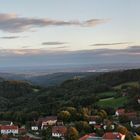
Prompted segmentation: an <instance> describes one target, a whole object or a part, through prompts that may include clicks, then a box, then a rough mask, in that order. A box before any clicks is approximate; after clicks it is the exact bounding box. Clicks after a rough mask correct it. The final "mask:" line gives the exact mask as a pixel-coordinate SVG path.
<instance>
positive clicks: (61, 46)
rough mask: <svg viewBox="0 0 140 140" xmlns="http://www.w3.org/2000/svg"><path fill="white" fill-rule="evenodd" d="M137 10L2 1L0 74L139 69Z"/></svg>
mask: <svg viewBox="0 0 140 140" xmlns="http://www.w3.org/2000/svg"><path fill="white" fill-rule="evenodd" d="M139 5H140V1H139V0H135V1H132V0H123V1H122V0H117V1H107V0H92V1H90V0H87V1H81V0H77V1H74V0H71V1H65V0H62V1H61V2H58V1H57V0H52V1H50V0H37V1H33V0H29V1H25V0H24V1H23V0H21V1H18V0H12V1H9V0H8V1H2V2H1V5H0V41H1V45H0V65H1V66H0V68H2V67H9V68H12V67H32V68H33V67H46V66H48V67H51V66H55V65H56V66H60V67H61V66H64V69H65V68H69V67H75V66H80V67H86V66H87V65H93V66H95V65H102V64H103V65H106V66H107V64H114V65H115V64H127V65H128V66H129V65H130V67H131V66H132V64H140V62H139V60H140V41H139V36H140V31H139V30H140V29H139V24H140V18H139V13H140V9H139ZM132 68H133V67H132Z"/></svg>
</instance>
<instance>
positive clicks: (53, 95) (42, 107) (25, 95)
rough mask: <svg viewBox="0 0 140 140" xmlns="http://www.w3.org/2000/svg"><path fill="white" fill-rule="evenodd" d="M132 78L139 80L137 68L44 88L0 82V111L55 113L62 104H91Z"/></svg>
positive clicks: (76, 105)
mask: <svg viewBox="0 0 140 140" xmlns="http://www.w3.org/2000/svg"><path fill="white" fill-rule="evenodd" d="M133 81H134V82H136V81H137V82H138V83H139V81H140V69H139V70H127V71H118V72H109V73H104V74H100V75H96V76H95V75H94V76H90V77H89V76H88V77H85V78H79V77H78V78H75V79H70V80H67V81H65V82H63V83H62V84H61V85H60V86H54V87H48V88H41V87H37V86H33V85H31V84H29V83H26V82H19V81H1V82H0V111H25V112H31V111H37V112H39V113H45V114H56V113H57V111H58V110H59V109H61V108H63V107H64V106H74V107H86V106H93V105H95V104H96V103H97V102H98V100H99V99H100V94H101V93H104V92H110V91H111V92H112V91H114V86H118V85H119V84H123V83H127V82H133ZM138 94H139V93H138ZM136 95H137V93H136ZM136 95H134V96H136ZM115 96H116V95H115ZM132 96H133V95H132Z"/></svg>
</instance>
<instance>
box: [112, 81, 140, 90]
mask: <svg viewBox="0 0 140 140" xmlns="http://www.w3.org/2000/svg"><path fill="white" fill-rule="evenodd" d="M126 85H128V86H135V87H138V86H139V83H138V82H127V83H123V84H120V85H117V86H115V87H114V89H121V87H122V86H126Z"/></svg>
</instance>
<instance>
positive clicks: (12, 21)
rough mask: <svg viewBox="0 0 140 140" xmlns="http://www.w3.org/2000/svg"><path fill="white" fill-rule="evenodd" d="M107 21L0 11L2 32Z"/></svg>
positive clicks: (91, 25)
mask: <svg viewBox="0 0 140 140" xmlns="http://www.w3.org/2000/svg"><path fill="white" fill-rule="evenodd" d="M106 22H108V20H107V19H90V20H86V21H78V20H77V21H75V20H73V21H64V20H55V19H49V18H29V17H20V16H18V15H16V14H4V13H0V30H1V31H4V32H11V33H16V32H24V31H27V30H30V29H32V28H39V27H47V26H80V27H95V26H97V25H99V24H103V23H106Z"/></svg>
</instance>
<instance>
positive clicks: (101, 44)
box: [90, 42, 131, 46]
mask: <svg viewBox="0 0 140 140" xmlns="http://www.w3.org/2000/svg"><path fill="white" fill-rule="evenodd" d="M129 43H131V42H116V43H99V44H91V45H90V46H113V45H124V44H129Z"/></svg>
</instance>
